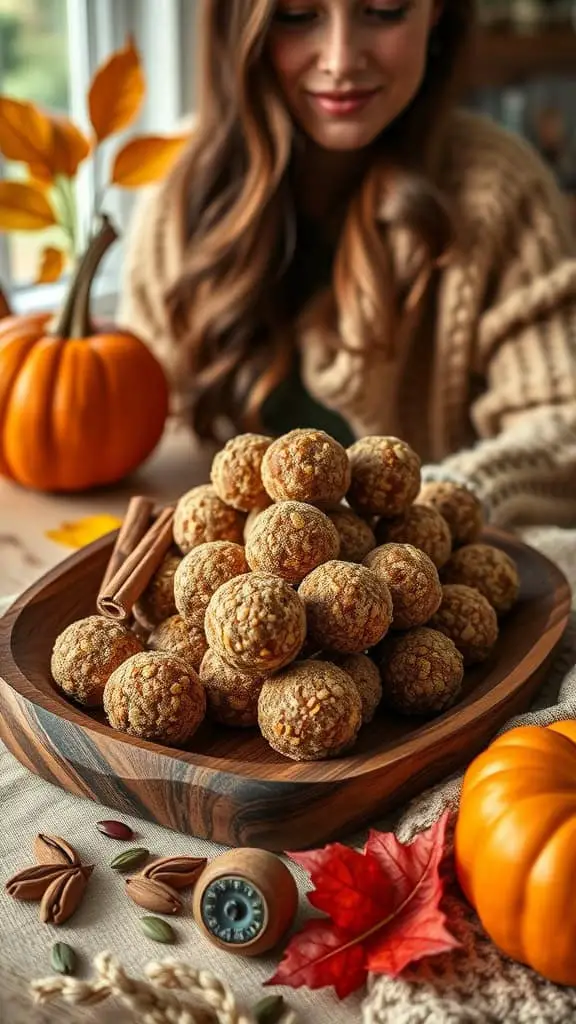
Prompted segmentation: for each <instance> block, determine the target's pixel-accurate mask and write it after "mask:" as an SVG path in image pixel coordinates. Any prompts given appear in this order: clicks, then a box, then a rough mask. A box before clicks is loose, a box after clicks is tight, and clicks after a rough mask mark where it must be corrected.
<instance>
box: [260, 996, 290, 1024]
mask: <svg viewBox="0 0 576 1024" xmlns="http://www.w3.org/2000/svg"><path fill="white" fill-rule="evenodd" d="M286 1010H287V1006H286V1002H285V1000H284V996H265V997H264V999H261V1000H260V1002H258V1003H256V1006H254V1007H252V1016H253V1017H254V1020H255V1021H256V1024H278V1021H280V1020H282V1017H283V1016H284V1014H285V1013H286Z"/></svg>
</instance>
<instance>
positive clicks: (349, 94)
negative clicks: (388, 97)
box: [307, 87, 381, 117]
mask: <svg viewBox="0 0 576 1024" xmlns="http://www.w3.org/2000/svg"><path fill="white" fill-rule="evenodd" d="M380 91H381V89H380V87H377V88H375V89H347V90H334V91H332V92H325V91H323V92H307V96H308V98H309V99H310V101H311V102H312V103H313V104H314V106H315V107H317V108H318V110H319V111H320V112H322V113H324V114H326V115H327V116H328V117H350V116H351V115H352V114H358V113H360V111H362V110H363V109H364V108H365V107H366V106H367V105H368V104H369V103H370V101H371V100H372V99H374V97H375V96H376V95H377V94H378V93H379V92H380Z"/></svg>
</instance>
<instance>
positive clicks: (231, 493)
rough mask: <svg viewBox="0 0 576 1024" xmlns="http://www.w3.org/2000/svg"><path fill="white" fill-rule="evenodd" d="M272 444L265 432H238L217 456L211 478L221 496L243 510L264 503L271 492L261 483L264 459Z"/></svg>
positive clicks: (228, 503)
mask: <svg viewBox="0 0 576 1024" xmlns="http://www.w3.org/2000/svg"><path fill="white" fill-rule="evenodd" d="M271 444H272V438H271V437H265V436H264V435H263V434H239V435H238V436H237V437H233V438H232V439H231V440H230V441H227V442H226V444H225V445H224V447H223V449H222V451H220V452H218V454H217V455H215V456H214V460H213V462H212V471H211V474H210V479H211V481H212V485H213V487H214V490H215V491H216V494H217V495H218V497H219V498H220V499H221V500H222V501H224V502H225V503H226V505H231V506H232V508H235V509H238V510H239V511H240V512H250V510H251V509H253V508H258V507H259V506H265V505H266V504H267V500H268V495H267V494H266V490H265V488H264V484H263V483H262V477H261V475H260V469H261V466H262V458H263V456H264V453H265V451H266V449H267V448H269V447H270V445H271Z"/></svg>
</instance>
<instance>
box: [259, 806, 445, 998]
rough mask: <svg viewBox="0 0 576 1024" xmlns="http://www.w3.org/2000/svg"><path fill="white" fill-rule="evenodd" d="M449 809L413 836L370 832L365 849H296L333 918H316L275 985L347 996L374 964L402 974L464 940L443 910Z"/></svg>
mask: <svg viewBox="0 0 576 1024" xmlns="http://www.w3.org/2000/svg"><path fill="white" fill-rule="evenodd" d="M448 816H449V814H448V812H447V813H446V814H445V815H444V816H443V817H442V818H440V820H439V821H437V822H436V824H435V825H433V826H432V828H430V829H428V830H427V831H426V832H421V833H420V835H418V836H417V837H416V839H414V841H413V842H412V843H409V844H407V845H404V844H403V843H399V842H398V840H397V839H396V837H395V836H394V834H393V833H390V832H375V831H372V832H370V835H369V838H368V841H367V843H366V846H365V848H364V852H363V853H360V852H358V851H357V850H353V849H351V848H350V847H347V846H343V845H341V844H340V843H332V844H330V845H329V846H326V847H324V849H322V850H310V851H308V852H306V853H290V854H288V856H289V857H291V858H292V860H294V861H295V862H296V863H297V864H300V865H302V867H304V868H305V869H306V870H307V871H308V872H309V873H310V879H311V881H312V883H313V885H314V887H315V888H314V889H313V890H312V892H310V893H309V894H308V899H309V901H310V903H311V904H312V905H313V906H314V907H316V908H317V909H318V910H323V911H325V912H326V913H327V914H328V915H329V919H328V918H319V919H316V920H313V921H308V922H306V924H305V925H304V927H303V929H302V930H301V931H300V932H298V933H297V934H296V935H294V936H293V938H292V939H291V941H290V943H289V944H288V946H287V948H286V950H285V952H284V958H283V960H282V963H281V964H280V966H279V967H278V970H277V971H276V973H275V975H274V976H273V977H272V978H270V980H269V981H267V982H266V984H267V985H273V984H275V985H290V986H291V987H292V988H299V987H300V986H301V985H306V986H307V987H308V988H323V987H324V986H327V985H333V986H334V988H335V989H336V992H337V994H338V996H339V997H340V998H341V999H344V998H345V997H346V996H347V995H349V994H350V993H351V992H354V991H355V990H356V989H357V988H360V986H361V985H362V984H363V983H364V982H365V980H366V975H367V973H368V971H373V972H375V973H377V974H390V975H392V976H395V975H397V974H399V973H400V971H402V970H403V969H404V968H405V967H406V966H407V965H408V964H410V963H412V962H414V961H415V960H420V959H421V958H422V957H424V956H433V955H435V954H437V953H443V952H445V951H447V950H449V949H453V948H454V947H456V946H458V945H459V943H458V942H457V941H456V939H455V938H454V937H453V936H452V935H451V934H450V932H449V931H447V929H446V927H445V920H446V918H445V915H444V913H443V912H442V911H441V910H440V900H441V899H442V894H443V883H442V879H441V877H440V872H439V868H440V863H441V861H442V857H443V855H444V849H445V833H446V825H447V822H448Z"/></svg>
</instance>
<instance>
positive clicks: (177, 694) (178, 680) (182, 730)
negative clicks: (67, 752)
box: [104, 651, 206, 746]
mask: <svg viewBox="0 0 576 1024" xmlns="http://www.w3.org/2000/svg"><path fill="white" fill-rule="evenodd" d="M104 711H105V712H106V715H107V718H108V721H109V722H110V725H111V726H112V728H113V729H120V730H121V731H122V732H127V733H129V734H130V735H131V736H139V737H140V739H145V740H156V741H157V742H159V743H167V744H170V745H174V746H175V745H178V744H184V743H187V741H188V740H189V739H190V737H191V736H192V735H193V733H195V732H196V729H197V728H198V726H199V725H200V722H201V721H202V719H203V718H204V715H205V713H206V693H205V691H204V687H203V686H202V683H201V682H200V679H199V677H198V674H197V673H196V672H195V671H194V669H193V668H191V666H190V665H188V664H187V663H186V662H185V661H183V660H182V658H179V657H177V655H175V654H167V653H166V652H165V651H145V652H144V653H143V654H135V655H134V657H132V658H129V659H128V661H125V662H124V663H123V664H122V665H120V667H119V668H118V669H116V671H115V672H113V673H112V675H111V676H110V678H109V680H108V682H107V683H106V687H105V690H104Z"/></svg>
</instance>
